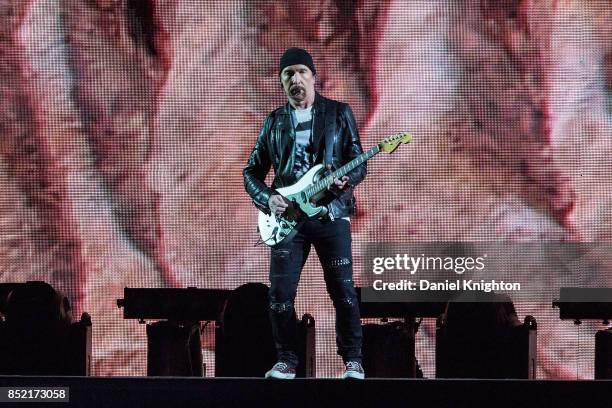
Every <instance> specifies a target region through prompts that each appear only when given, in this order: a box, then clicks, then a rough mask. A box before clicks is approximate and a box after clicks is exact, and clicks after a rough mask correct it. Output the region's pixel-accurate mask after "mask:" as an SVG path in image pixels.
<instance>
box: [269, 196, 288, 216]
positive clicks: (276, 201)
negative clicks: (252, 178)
mask: <svg viewBox="0 0 612 408" xmlns="http://www.w3.org/2000/svg"><path fill="white" fill-rule="evenodd" d="M287 207H289V205H288V204H287V203H286V202H285V199H284V198H283V197H282V196H281V195H280V194H272V195H271V196H270V198H269V199H268V208H269V209H270V211H271V212H272V214H275V215H281V214H282V213H284V212H285V210H286V209H287Z"/></svg>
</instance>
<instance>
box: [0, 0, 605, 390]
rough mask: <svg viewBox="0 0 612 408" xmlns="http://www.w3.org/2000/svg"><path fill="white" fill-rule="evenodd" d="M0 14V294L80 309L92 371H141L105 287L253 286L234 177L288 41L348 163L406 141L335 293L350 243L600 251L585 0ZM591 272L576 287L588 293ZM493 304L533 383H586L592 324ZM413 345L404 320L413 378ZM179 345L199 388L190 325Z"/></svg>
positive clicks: (598, 74) (171, 4)
mask: <svg viewBox="0 0 612 408" xmlns="http://www.w3.org/2000/svg"><path fill="white" fill-rule="evenodd" d="M0 22H1V24H0V31H1V33H2V34H1V35H0V92H1V94H2V101H3V104H2V109H0V197H1V198H0V208H1V211H0V281H1V282H21V281H26V280H44V281H46V282H49V283H51V284H52V285H53V286H54V287H56V288H57V289H59V290H61V291H62V292H63V293H64V294H66V295H67V296H68V297H69V299H70V301H71V303H72V306H73V309H74V314H75V316H77V317H78V315H79V314H80V313H81V312H84V311H86V312H88V313H89V314H90V315H91V317H92V321H93V353H94V355H93V374H94V375H101V376H109V375H118V376H125V375H145V374H146V336H145V329H144V326H141V325H139V324H138V322H137V321H134V320H124V319H123V318H122V311H121V309H119V308H117V305H116V299H118V298H121V297H122V295H123V288H124V287H187V286H196V287H200V288H219V289H233V288H236V287H238V286H239V285H242V284H244V283H247V282H263V283H267V282H268V267H269V256H270V249H269V248H268V247H266V246H265V245H259V246H257V245H255V243H256V242H257V239H258V234H257V229H256V225H257V209H256V208H255V207H254V206H253V203H252V201H251V199H250V197H249V196H248V195H247V194H246V192H245V190H244V185H243V176H242V169H243V168H244V166H245V164H246V161H247V158H248V157H249V154H250V152H251V149H252V148H253V145H254V143H255V140H256V137H257V134H258V132H259V129H260V127H261V125H262V123H263V121H264V119H265V117H266V115H267V114H268V113H269V112H270V111H272V110H274V109H275V108H277V107H278V106H280V105H282V104H284V103H286V101H287V100H286V97H285V96H284V94H283V91H282V89H281V86H280V83H279V77H278V61H279V58H280V56H281V55H282V53H283V51H284V50H285V49H286V48H288V47H293V46H297V47H303V48H305V49H307V50H308V51H309V52H310V53H311V54H312V56H313V58H314V62H315V64H316V67H317V76H316V89H317V91H318V92H320V93H321V94H322V95H325V96H327V97H329V98H332V99H336V100H340V101H344V102H347V103H349V104H350V106H351V107H352V109H353V112H354V114H355V117H356V120H357V123H358V126H359V133H360V138H361V144H362V146H363V147H364V149H368V148H370V147H372V146H373V145H375V144H376V143H378V142H379V141H380V140H382V139H384V138H385V137H387V136H390V135H392V134H394V133H396V132H403V131H405V132H410V133H411V134H412V135H413V138H414V139H413V141H412V143H410V144H408V145H405V146H401V147H400V148H399V149H398V150H397V151H396V152H395V153H393V154H392V155H383V154H381V155H378V156H376V157H375V158H373V159H372V160H371V161H370V162H369V164H368V175H367V177H366V179H365V180H364V181H363V182H362V183H361V184H360V185H359V186H358V187H357V189H356V191H355V194H356V198H357V206H358V210H357V214H356V215H355V216H354V217H353V218H352V220H351V228H352V240H353V256H354V270H355V281H356V283H357V284H358V285H359V284H360V283H361V282H362V278H361V277H360V274H359V271H360V270H361V267H362V263H363V253H362V250H363V248H364V247H365V246H366V245H367V244H368V243H372V242H438V241H439V242H462V241H466V242H469V241H490V242H507V243H516V242H521V243H529V242H541V241H552V242H558V241H576V242H583V243H590V242H605V241H610V240H611V239H612V207H611V205H612V196H611V194H610V192H611V191H612V178H611V177H610V173H611V171H612V164H611V163H612V162H611V159H610V157H612V142H611V140H612V139H611V136H612V6H611V5H610V2H609V1H605V0H601V1H597V0H593V1H577V0H576V1H571V0H565V1H563V0H545V1H528V0H523V1H521V0H507V1H493V0H480V1H476V0H465V1H454V0H435V1H425V0H422V1H417V0H415V1H355V2H350V1H340V0H335V1H314V2H304V1H297V0H287V1H264V0H262V1H246V0H245V1H238V0H236V1H214V2H212V1H196V0H119V1H111V0H89V1H85V0H29V1H17V0H14V1H3V2H0ZM270 181H271V175H270V177H269V178H268V182H270ZM314 255H315V254H314V253H312V254H311V256H310V259H309V260H308V262H307V263H306V266H305V268H304V271H303V273H302V277H301V282H300V287H299V291H298V298H297V304H296V308H297V311H298V314H301V313H306V312H307V313H311V314H312V315H313V316H314V317H315V319H316V325H317V338H316V340H317V376H320V377H333V376H337V375H338V374H339V373H340V372H341V370H342V364H341V360H340V359H339V357H338V356H337V355H336V351H335V334H334V333H335V332H334V309H333V306H332V304H331V301H330V300H329V297H328V295H327V293H326V291H325V284H324V281H323V275H322V271H321V267H320V265H319V262H318V260H317V259H316V256H314ZM602 256H603V255H602ZM600 261H601V262H599V267H598V269H597V273H593V275H592V276H590V277H589V280H590V283H591V284H592V286H602V287H609V286H611V285H612V278H611V277H612V274H611V273H610V272H612V271H611V267H612V263H610V262H609V261H606V260H605V259H600ZM610 261H612V259H611V260H610ZM515 306H516V309H517V312H518V316H519V317H520V318H521V319H522V318H523V317H524V316H525V315H527V314H531V315H533V316H535V317H536V319H537V320H538V377H539V378H568V379H570V378H571V379H574V378H592V377H593V348H594V333H595V331H596V330H600V329H601V328H602V327H603V326H601V325H600V323H599V322H583V324H582V325H581V326H574V325H573V324H572V322H571V321H561V320H559V317H558V310H556V309H552V308H551V304H550V302H549V301H548V300H546V301H544V300H543V299H540V300H537V301H536V300H534V301H533V302H515ZM434 337H435V319H425V320H424V321H423V323H422V324H421V327H420V329H419V332H418V334H417V358H418V359H419V364H420V366H421V367H422V369H423V371H424V373H425V376H428V377H432V376H433V375H434ZM203 339H204V340H203V353H204V361H205V362H206V364H207V375H213V374H214V372H213V371H214V370H213V369H212V367H213V366H214V364H213V363H212V362H213V361H214V341H213V340H214V335H213V328H212V327H207V328H206V329H205V330H204V337H203Z"/></svg>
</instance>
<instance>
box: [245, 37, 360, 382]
mask: <svg viewBox="0 0 612 408" xmlns="http://www.w3.org/2000/svg"><path fill="white" fill-rule="evenodd" d="M279 77H280V83H281V85H282V88H283V90H284V92H285V94H286V95H287V99H288V103H287V104H285V105H284V106H282V107H280V108H278V109H276V110H275V111H273V112H272V113H270V114H269V115H268V117H267V118H266V119H265V121H264V124H263V126H262V128H261V130H260V132H259V136H258V138H257V142H256V143H255V147H254V148H253V151H252V152H251V156H250V157H249V161H248V163H247V165H246V167H245V168H244V171H243V175H244V184H245V188H246V191H247V192H248V193H249V195H250V196H251V198H252V199H253V202H254V203H255V205H256V206H257V207H258V208H259V209H260V210H262V211H264V212H266V213H267V214H270V213H273V214H276V215H281V214H283V212H284V211H285V210H286V209H287V207H288V204H287V202H286V201H285V200H284V199H283V197H282V196H281V195H279V194H278V193H277V192H276V191H275V189H276V188H281V187H286V186H290V185H292V184H295V183H296V182H297V181H298V180H299V178H300V177H302V176H303V175H304V174H305V173H306V172H307V171H308V170H309V169H310V168H311V167H312V166H314V165H316V164H319V163H324V164H325V166H326V167H327V168H328V169H337V168H339V167H341V166H342V165H344V164H345V163H348V162H349V161H351V160H352V159H353V158H355V157H357V156H358V155H360V154H361V153H362V152H363V151H362V148H361V143H360V141H359V134H358V132H357V125H356V123H355V118H354V117H353V113H352V111H351V108H350V107H349V106H348V105H347V104H345V103H341V102H337V101H334V100H331V99H327V98H324V97H323V96H321V95H320V94H318V93H317V92H315V89H314V86H315V80H316V70H315V66H314V62H313V60H312V57H311V56H310V54H309V53H308V52H307V51H306V50H303V49H300V48H289V49H288V50H286V51H285V53H284V54H283V56H282V57H281V59H280V64H279ZM271 166H273V167H274V174H275V177H274V181H273V183H272V188H270V187H268V186H266V184H265V183H264V180H265V178H266V175H267V174H268V172H269V170H270V167H271ZM365 175H366V165H365V163H363V164H362V165H360V166H358V167H356V168H355V169H354V170H352V171H351V172H350V173H349V174H348V175H346V176H344V177H343V178H342V179H334V181H333V183H332V184H331V185H330V186H329V192H328V196H329V197H327V198H326V199H325V200H324V201H323V203H325V204H326V205H327V208H328V210H329V211H328V214H327V215H326V216H325V217H324V218H322V219H313V220H308V221H306V222H305V223H304V224H303V225H302V226H301V227H299V230H298V233H297V234H296V235H295V236H294V237H293V239H291V240H290V241H289V242H286V241H283V242H281V243H280V244H278V245H276V246H274V247H273V248H272V252H271V256H270V292H269V299H270V320H271V323H272V334H273V337H274V341H275V345H276V350H277V355H278V362H277V363H276V364H275V365H274V367H272V369H271V370H270V371H268V372H267V373H266V378H279V379H291V378H295V369H296V367H297V364H298V357H297V354H296V335H297V331H296V328H297V324H296V315H295V310H294V300H295V296H296V292H297V286H298V282H299V278H300V273H301V271H302V268H303V266H304V263H305V262H306V259H307V257H308V254H309V252H310V248H311V244H312V245H314V247H315V249H316V251H317V255H318V257H319V260H320V262H321V266H322V267H323V272H324V278H325V284H326V287H327V292H328V293H329V295H330V297H331V299H332V301H333V304H334V307H335V309H336V343H337V346H338V354H339V355H340V356H342V359H343V361H344V364H345V368H346V369H345V372H344V374H343V378H357V379H363V378H364V371H363V367H362V364H361V342H362V333H361V322H360V317H359V305H358V303H357V297H356V292H355V288H354V285H353V267H352V254H351V224H350V220H349V216H350V215H352V214H354V213H355V198H354V196H353V188H354V187H355V186H356V185H357V184H358V183H359V182H361V180H363V178H364V177H365Z"/></svg>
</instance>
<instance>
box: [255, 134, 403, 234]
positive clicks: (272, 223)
mask: <svg viewBox="0 0 612 408" xmlns="http://www.w3.org/2000/svg"><path fill="white" fill-rule="evenodd" d="M411 140H412V136H411V135H410V134H409V133H398V134H396V135H393V136H390V137H388V138H386V139H385V140H383V141H382V142H380V143H378V144H377V145H376V146H374V147H372V148H371V149H370V150H368V151H367V152H364V153H362V154H360V155H359V156H357V157H355V158H354V159H353V160H351V161H350V162H349V163H347V164H345V165H344V166H342V167H340V168H339V169H338V170H336V171H334V172H332V173H331V174H329V175H328V176H327V177H325V176H324V173H325V167H324V166H323V164H317V165H316V166H314V167H313V168H311V169H310V170H308V172H307V173H306V174H304V175H303V176H302V177H301V178H300V179H299V180H298V182H297V183H295V184H293V185H291V186H288V187H282V188H279V189H277V190H276V191H278V193H279V194H280V195H281V196H282V197H283V198H284V199H285V201H286V202H287V203H288V204H289V206H288V207H287V209H285V211H284V212H283V214H281V215H275V214H270V215H268V214H266V213H264V212H263V211H259V217H258V219H257V225H258V230H259V234H260V236H261V242H263V243H265V244H266V245H269V246H275V245H278V244H280V243H281V242H285V241H290V240H291V239H292V238H293V237H294V236H295V234H296V233H297V229H298V227H299V226H300V225H301V224H302V223H304V221H306V220H307V219H313V218H319V217H323V216H325V215H326V214H327V208H326V207H324V206H316V203H317V201H318V200H320V199H321V198H323V196H324V195H325V193H326V191H327V187H328V186H329V185H330V184H331V183H332V181H333V179H334V178H342V177H343V176H345V175H346V174H347V173H348V172H350V171H351V170H353V169H354V168H355V167H357V166H359V165H360V164H362V163H364V162H366V161H367V160H368V159H370V158H372V157H373V156H374V155H376V154H378V153H380V152H381V151H383V152H385V153H393V152H394V151H395V149H397V148H398V146H399V145H400V144H403V143H409V142H410V141H411Z"/></svg>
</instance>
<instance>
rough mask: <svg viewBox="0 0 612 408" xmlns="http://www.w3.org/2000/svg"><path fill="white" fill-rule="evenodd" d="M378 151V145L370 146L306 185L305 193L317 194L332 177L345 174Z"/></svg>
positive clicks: (328, 183)
mask: <svg viewBox="0 0 612 408" xmlns="http://www.w3.org/2000/svg"><path fill="white" fill-rule="evenodd" d="M379 152H380V148H379V147H378V145H376V146H374V147H372V148H371V149H370V150H368V151H367V152H364V153H362V154H360V155H359V156H357V157H355V158H354V159H353V160H351V161H350V162H348V163H346V164H345V165H344V166H342V167H340V168H339V169H338V170H335V171H334V172H332V173H331V174H330V175H329V176H327V177H325V178H323V179H321V180H319V181H317V182H316V183H314V184H313V185H312V186H310V187H308V189H307V190H306V194H307V195H308V197H312V196H315V195H317V194H318V193H320V192H321V191H323V190H325V189H326V188H327V186H329V185H330V184H331V183H332V181H333V180H334V178H341V177H343V176H346V175H347V174H348V173H349V172H350V171H351V170H353V169H355V167H357V166H359V165H361V164H363V163H365V162H366V161H367V160H369V159H370V158H372V157H373V156H374V155H376V154H377V153H379Z"/></svg>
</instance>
